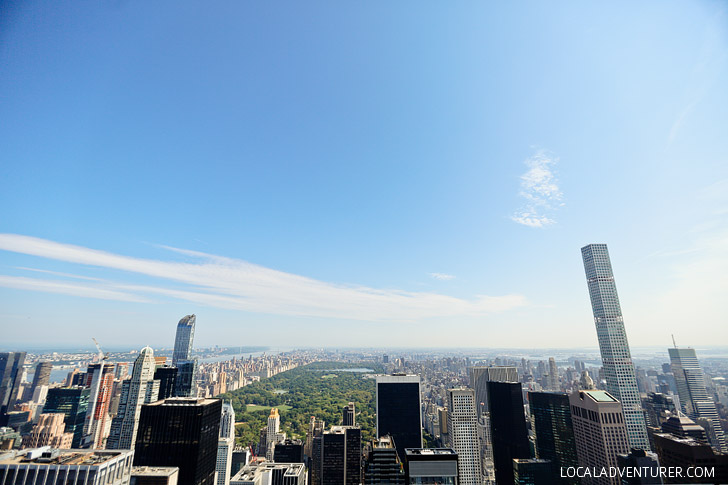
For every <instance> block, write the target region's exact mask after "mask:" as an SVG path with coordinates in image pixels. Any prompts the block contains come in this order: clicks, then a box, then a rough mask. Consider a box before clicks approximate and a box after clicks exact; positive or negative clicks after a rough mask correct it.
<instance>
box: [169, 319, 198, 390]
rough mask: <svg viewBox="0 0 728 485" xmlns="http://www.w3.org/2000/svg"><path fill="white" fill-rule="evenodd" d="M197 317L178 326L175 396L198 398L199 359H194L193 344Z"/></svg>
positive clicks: (174, 355)
mask: <svg viewBox="0 0 728 485" xmlns="http://www.w3.org/2000/svg"><path fill="white" fill-rule="evenodd" d="M196 322H197V317H196V316H195V315H194V314H193V315H187V316H185V317H183V318H182V319H181V320H180V321H179V323H178V324H177V334H176V335H175V339H174V352H173V354H172V366H173V367H177V378H176V383H175V396H177V397H196V396H197V384H196V382H195V381H196V378H197V359H193V358H192V344H193V340H194V338H195V323H196Z"/></svg>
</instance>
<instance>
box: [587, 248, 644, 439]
mask: <svg viewBox="0 0 728 485" xmlns="http://www.w3.org/2000/svg"><path fill="white" fill-rule="evenodd" d="M581 255H582V259H583V260H584V270H585V272H586V280H587V285H588V287H589V297H590V298H591V305H592V312H593V314H594V323H595V324H596V328H597V338H598V340H599V350H600V352H601V354H602V370H603V372H604V376H605V378H606V381H607V391H608V392H609V393H610V394H611V395H612V396H614V397H615V398H616V399H617V400H618V401H619V402H620V403H621V405H622V412H623V413H624V420H625V425H626V427H627V436H628V437H629V446H630V447H631V448H639V449H643V450H649V449H650V443H649V439H648V436H647V426H646V424H645V417H644V414H643V412H642V404H641V402H640V394H639V390H638V388H637V376H636V374H635V369H634V364H633V362H632V355H631V353H630V350H629V343H628V342H627V333H626V332H625V329H624V319H623V317H622V308H621V306H620V305H619V297H618V295H617V286H616V285H615V283H614V274H613V272H612V263H611V261H610V260H609V252H608V251H607V245H606V244H589V245H587V246H584V247H583V248H581Z"/></svg>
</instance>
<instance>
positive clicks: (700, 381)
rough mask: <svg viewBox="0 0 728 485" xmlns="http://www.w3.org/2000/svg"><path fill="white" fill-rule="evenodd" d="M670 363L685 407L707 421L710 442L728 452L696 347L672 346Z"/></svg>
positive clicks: (684, 410)
mask: <svg viewBox="0 0 728 485" xmlns="http://www.w3.org/2000/svg"><path fill="white" fill-rule="evenodd" d="M667 352H668V353H669V354H670V366H671V368H672V373H673V375H674V376H675V384H676V386H677V392H678V396H680V406H681V407H682V411H683V412H684V413H685V414H687V415H688V416H689V417H690V418H692V419H694V420H705V421H706V424H707V426H706V428H707V429H706V430H705V431H706V433H707V435H708V439H709V441H710V444H711V445H712V446H713V447H714V448H715V449H716V450H718V451H721V452H723V453H728V447H726V440H725V435H724V433H723V428H722V427H721V425H720V418H719V416H718V411H717V410H716V408H715V402H714V401H713V399H711V398H710V396H708V391H707V388H706V386H705V375H704V374H703V369H701V368H700V364H699V363H698V357H697V355H696V353H695V349H691V348H685V349H680V348H677V347H675V348H670V349H667Z"/></svg>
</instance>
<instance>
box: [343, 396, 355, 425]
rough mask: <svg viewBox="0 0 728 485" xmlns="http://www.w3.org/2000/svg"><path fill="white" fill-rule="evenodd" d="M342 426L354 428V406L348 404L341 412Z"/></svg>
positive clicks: (351, 403)
mask: <svg viewBox="0 0 728 485" xmlns="http://www.w3.org/2000/svg"><path fill="white" fill-rule="evenodd" d="M341 424H342V426H356V405H355V404H354V403H353V402H350V403H349V404H347V405H346V406H344V409H343V410H342V411H341Z"/></svg>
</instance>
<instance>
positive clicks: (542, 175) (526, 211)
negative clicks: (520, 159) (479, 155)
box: [511, 150, 564, 227]
mask: <svg viewBox="0 0 728 485" xmlns="http://www.w3.org/2000/svg"><path fill="white" fill-rule="evenodd" d="M558 161H559V159H558V158H557V157H555V156H553V155H552V154H550V153H549V152H547V151H546V150H539V151H538V152H536V154H535V155H533V156H532V157H529V158H527V159H526V160H525V161H524V163H525V165H526V167H528V170H527V171H526V172H525V173H524V174H523V175H521V190H520V191H519V193H518V195H519V196H521V197H522V198H524V199H525V200H526V201H525V203H524V205H523V206H522V207H521V208H520V209H519V210H518V211H516V213H515V214H513V215H512V216H511V220H512V221H514V222H517V223H518V224H523V225H524V226H528V227H545V226H548V225H551V224H554V223H555V222H556V221H555V220H554V219H552V218H551V217H550V216H551V214H552V213H553V212H554V211H555V210H556V209H557V208H559V207H561V206H563V205H564V204H563V202H562V200H563V198H564V195H563V193H562V192H561V189H560V188H559V185H558V180H557V179H556V175H555V174H554V166H555V165H556V164H557V163H558Z"/></svg>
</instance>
